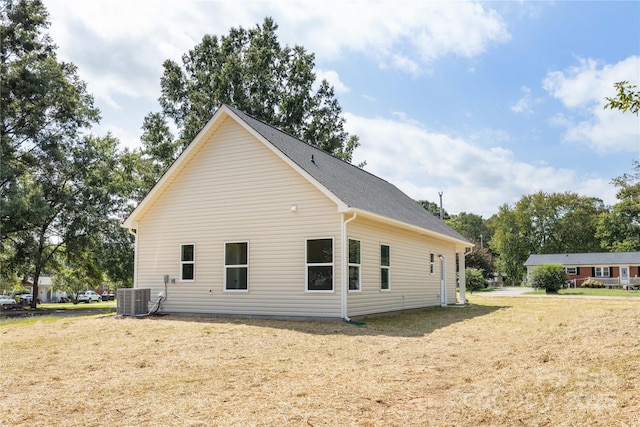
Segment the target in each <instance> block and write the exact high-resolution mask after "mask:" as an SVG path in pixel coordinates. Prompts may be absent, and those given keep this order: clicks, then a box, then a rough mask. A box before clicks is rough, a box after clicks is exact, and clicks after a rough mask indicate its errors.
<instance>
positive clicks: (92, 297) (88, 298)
mask: <svg viewBox="0 0 640 427" xmlns="http://www.w3.org/2000/svg"><path fill="white" fill-rule="evenodd" d="M93 301H96V302H97V301H102V297H101V296H100V295H99V294H97V293H96V292H94V291H84V292H78V302H86V303H91V302H93Z"/></svg>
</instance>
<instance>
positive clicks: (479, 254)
mask: <svg viewBox="0 0 640 427" xmlns="http://www.w3.org/2000/svg"><path fill="white" fill-rule="evenodd" d="M471 241H472V242H473V239H472V240H471ZM473 243H475V244H476V245H475V246H474V247H473V248H471V252H469V253H467V254H466V255H465V265H466V266H467V267H469V268H475V269H478V270H480V271H482V274H483V276H484V278H485V279H490V278H492V277H493V274H494V273H495V272H496V267H495V262H494V259H493V254H492V253H491V251H490V250H489V248H486V247H482V246H480V245H479V244H478V243H477V242H473Z"/></svg>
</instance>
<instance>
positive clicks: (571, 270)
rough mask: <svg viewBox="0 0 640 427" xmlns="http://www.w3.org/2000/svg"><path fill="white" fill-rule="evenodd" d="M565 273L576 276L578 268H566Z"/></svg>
mask: <svg viewBox="0 0 640 427" xmlns="http://www.w3.org/2000/svg"><path fill="white" fill-rule="evenodd" d="M565 271H566V273H567V274H568V275H570V276H575V275H577V274H578V267H566V268H565Z"/></svg>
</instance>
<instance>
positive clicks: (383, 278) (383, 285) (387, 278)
mask: <svg viewBox="0 0 640 427" xmlns="http://www.w3.org/2000/svg"><path fill="white" fill-rule="evenodd" d="M390 268H391V252H390V248H389V245H380V290H382V291H388V290H389V289H390V285H391V274H390V273H391V271H390Z"/></svg>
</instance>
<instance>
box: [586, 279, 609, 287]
mask: <svg viewBox="0 0 640 427" xmlns="http://www.w3.org/2000/svg"><path fill="white" fill-rule="evenodd" d="M582 287H583V288H604V284H602V282H601V281H599V280H596V279H589V280H585V281H584V282H582Z"/></svg>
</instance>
